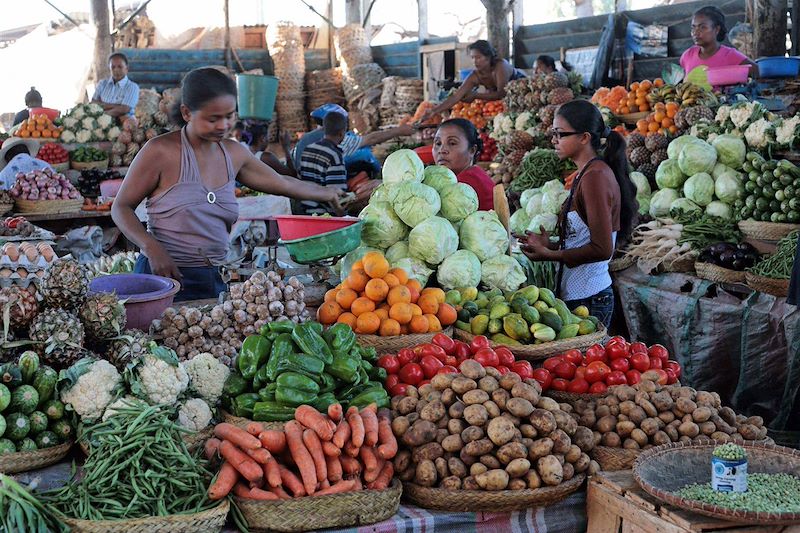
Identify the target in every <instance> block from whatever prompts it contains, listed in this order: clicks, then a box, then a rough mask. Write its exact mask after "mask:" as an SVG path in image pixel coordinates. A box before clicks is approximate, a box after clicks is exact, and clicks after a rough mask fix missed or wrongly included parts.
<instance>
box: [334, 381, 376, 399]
mask: <svg viewBox="0 0 800 533" xmlns="http://www.w3.org/2000/svg"><path fill="white" fill-rule="evenodd" d="M368 388H369V386H364V384H363V383H358V382H357V383H354V384H352V385H350V386H349V387H345V388H343V389H341V390H339V391H338V392H337V393H336V397H337V398H339V400H341V401H342V402H348V401H350V400H352V399H353V398H355V397H356V396H358V395H359V394H361V393H362V392H364V391H365V390H366V389H368Z"/></svg>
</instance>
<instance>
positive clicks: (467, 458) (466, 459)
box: [458, 448, 478, 467]
mask: <svg viewBox="0 0 800 533" xmlns="http://www.w3.org/2000/svg"><path fill="white" fill-rule="evenodd" d="M458 458H459V459H461V462H462V463H464V465H465V466H467V467H469V466H472V465H473V464H475V463H477V462H478V458H477V457H473V456H472V455H470V454H468V453H467V450H465V449H464V448H461V451H460V452H459V453H458Z"/></svg>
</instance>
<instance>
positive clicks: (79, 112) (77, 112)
mask: <svg viewBox="0 0 800 533" xmlns="http://www.w3.org/2000/svg"><path fill="white" fill-rule="evenodd" d="M69 116H71V117H73V118H75V119H77V120H81V119H82V118H83V117H85V116H86V111H85V110H84V109H83V106H82V105H79V106H75V107H74V108H73V109H72V111H70V113H69Z"/></svg>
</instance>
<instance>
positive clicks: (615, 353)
mask: <svg viewBox="0 0 800 533" xmlns="http://www.w3.org/2000/svg"><path fill="white" fill-rule="evenodd" d="M628 353H629V352H628V346H627V345H626V344H625V343H624V342H609V343H608V344H606V355H607V356H608V358H609V359H610V360H612V361H613V360H614V359H622V358H624V357H628Z"/></svg>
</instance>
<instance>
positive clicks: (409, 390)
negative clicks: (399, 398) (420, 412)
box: [406, 385, 419, 400]
mask: <svg viewBox="0 0 800 533" xmlns="http://www.w3.org/2000/svg"><path fill="white" fill-rule="evenodd" d="M406 396H408V397H409V398H416V399H417V400H419V390H417V388H416V387H415V386H414V385H409V386H408V387H406Z"/></svg>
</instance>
